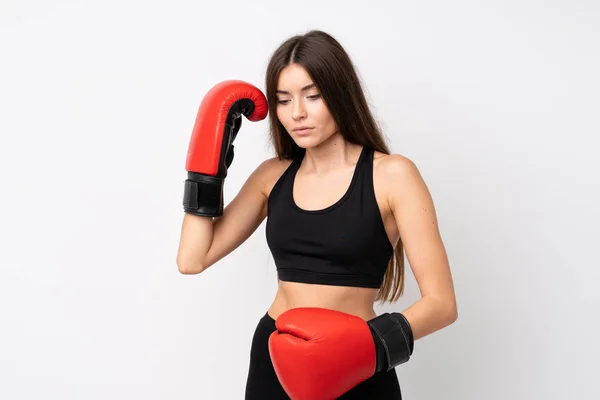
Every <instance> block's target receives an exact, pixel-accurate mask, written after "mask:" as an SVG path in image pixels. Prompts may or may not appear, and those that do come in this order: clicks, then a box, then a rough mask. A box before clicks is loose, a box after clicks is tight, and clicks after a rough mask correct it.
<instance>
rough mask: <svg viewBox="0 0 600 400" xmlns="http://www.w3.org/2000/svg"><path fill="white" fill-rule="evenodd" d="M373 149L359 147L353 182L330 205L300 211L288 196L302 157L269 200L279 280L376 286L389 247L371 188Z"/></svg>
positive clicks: (270, 232) (270, 233)
mask: <svg viewBox="0 0 600 400" xmlns="http://www.w3.org/2000/svg"><path fill="white" fill-rule="evenodd" d="M373 154H374V152H373V149H371V148H368V147H363V149H362V151H361V153H360V157H359V159H358V162H357V164H356V167H355V169H354V174H353V176H352V181H351V183H350V186H349V187H348V190H347V191H346V193H345V194H344V195H343V196H342V198H341V199H339V200H338V201H337V202H336V203H335V204H332V205H331V206H329V207H327V208H325V209H322V210H304V209H301V208H300V207H298V205H296V203H295V201H294V198H293V187H294V179H295V176H296V173H297V172H298V168H299V167H300V164H301V163H302V159H303V157H299V158H297V159H295V160H294V161H293V162H292V163H291V164H290V165H289V167H288V168H287V169H286V171H285V172H284V173H283V174H282V175H281V177H280V178H279V179H278V181H277V182H276V183H275V186H274V187H273V189H272V190H271V194H270V195H269V199H268V214H267V226H266V237H267V243H268V245H269V248H270V250H271V253H272V255H273V259H274V260H275V265H276V267H277V273H278V277H279V279H280V280H282V281H292V282H303V283H317V284H324V285H337V286H355V287H366V288H379V287H380V286H381V283H382V282H383V276H384V274H385V271H386V268H387V265H388V262H389V261H390V258H391V257H392V255H393V252H394V249H393V246H392V244H391V243H390V241H389V239H388V237H387V234H386V232H385V228H384V225H383V221H382V218H381V214H380V210H379V206H378V204H377V201H376V199H375V191H374V187H373Z"/></svg>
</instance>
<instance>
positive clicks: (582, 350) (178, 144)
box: [0, 0, 600, 400]
mask: <svg viewBox="0 0 600 400" xmlns="http://www.w3.org/2000/svg"><path fill="white" fill-rule="evenodd" d="M0 5H1V6H0V133H1V141H0V174H1V176H0V182H1V183H0V184H1V186H0V190H1V194H2V196H1V200H0V201H1V202H2V205H1V207H0V240H1V241H0V246H1V250H0V323H1V330H0V335H1V340H0V398H2V399H6V400H9V399H36V400H38V399H61V400H66V399H86V400H92V399H144V400H151V399H242V398H243V391H244V386H245V381H246V373H247V368H248V361H249V349H250V342H251V339H252V334H253V332H254V328H255V326H256V323H257V322H258V320H259V318H260V317H261V316H262V315H264V313H265V311H266V309H267V308H268V306H269V305H270V303H271V301H272V299H273V296H274V293H275V289H276V275H275V266H274V264H273V261H272V259H271V256H270V254H269V251H268V248H267V246H266V243H265V238H264V223H263V225H261V226H260V228H259V229H258V230H257V231H256V233H255V234H254V235H253V236H252V237H251V238H250V239H249V240H248V241H247V242H246V243H244V244H243V245H242V246H241V247H240V248H238V249H237V250H236V251H235V252H234V253H232V254H231V255H230V256H229V257H227V258H226V259H224V260H222V261H221V262H219V263H218V264H216V265H214V266H213V267H211V268H210V269H209V270H207V271H206V272H205V273H203V274H200V275H196V276H184V275H180V274H179V273H178V270H177V265H176V263H175V258H176V252H177V246H178V241H179V234H180V228H181V220H182V218H183V212H182V205H181V201H182V194H183V181H184V180H185V178H186V173H185V170H184V164H185V157H186V152H187V145H188V141H189V138H190V134H191V129H192V125H193V122H194V119H195V116H196V111H197V108H198V106H199V104H200V101H201V99H202V96H203V95H204V94H205V93H206V91H208V90H209V89H210V87H212V86H213V85H214V84H215V83H217V82H219V81H222V80H225V79H242V80H246V81H249V82H251V83H254V84H256V85H257V86H259V87H260V88H262V89H264V73H265V68H266V65H267V62H268V58H269V56H270V54H271V52H272V51H273V50H275V48H276V47H277V46H278V45H279V44H280V43H281V42H282V41H283V40H285V39H286V38H287V37H289V36H291V35H293V34H297V33H305V32H306V31H308V30H309V29H313V28H315V29H322V30H325V31H327V32H329V33H331V34H332V35H334V36H335V37H336V38H337V39H338V40H339V41H340V42H341V43H342V44H343V45H344V46H345V48H346V49H347V50H348V52H349V53H350V54H351V56H352V57H353V60H354V62H355V63H356V65H357V67H358V70H359V73H360V74H361V76H362V79H363V81H364V84H365V88H366V90H367V95H368V98H369V101H370V103H371V104H372V106H373V110H374V112H375V114H376V116H377V118H378V120H379V121H380V123H381V124H382V126H383V128H384V130H385V133H386V135H387V137H388V138H389V141H390V144H391V147H392V150H393V152H395V153H400V154H403V155H405V156H407V157H409V158H410V159H412V160H413V161H414V162H415V163H416V164H417V166H418V167H419V169H420V171H421V173H422V174H423V176H424V178H425V180H426V182H427V184H428V186H429V188H430V190H431V192H432V195H433V197H434V201H435V204H436V208H437V212H438V216H439V224H440V229H441V232H442V236H443V239H444V242H445V244H446V246H447V250H448V254H449V257H450V261H451V266H452V272H453V276H454V279H455V285H456V292H457V296H458V306H459V319H458V321H457V322H456V323H455V324H453V325H451V326H450V327H448V328H447V329H444V330H442V331H439V332H437V333H434V334H432V335H430V336H427V337H425V338H423V339H421V340H419V341H418V342H417V343H416V347H415V354H414V356H413V358H412V360H411V361H410V362H409V363H407V364H404V365H402V366H400V367H398V369H397V370H398V374H399V377H400V380H401V385H402V389H403V393H404V396H405V398H406V399H409V400H412V399H459V400H482V399H486V400H495V399H498V400H499V399H519V400H521V399H522V400H530V399H545V400H551V399H552V400H553V399H575V398H576V399H598V398H600V387H599V383H598V378H597V377H598V372H599V371H600V370H599V368H598V359H599V357H600V351H599V345H598V339H597V337H598V328H599V326H600V317H599V314H600V312H599V308H600V307H599V306H600V294H599V291H598V283H599V278H600V272H599V271H600V262H599V261H598V247H599V245H600V244H599V239H600V232H599V230H600V228H599V225H598V223H599V222H600V217H599V214H600V213H599V211H598V203H599V200H600V198H599V192H600V190H599V186H600V184H599V177H598V173H599V171H600V166H599V162H598V151H599V149H598V136H599V135H600V122H599V114H600V112H599V111H600V79H599V78H598V71H600V40H599V39H600V5H599V4H598V2H595V1H592V0H587V1H584V0H570V1H567V0H564V1H552V0H550V1H541V0H540V1H537V0H527V1H523V0H521V1H517V0H510V1H507V0H503V1H475V0H472V1H464V0H456V1H447V2H446V1H439V0H438V1H420V2H417V1H400V2H391V1H389V2H387V1H386V2H384V1H381V2H376V1H370V2H362V1H360V2H359V1H322V0H319V1H312V0H311V1H303V2H294V1H289V2H282V1H254V2H249V1H223V2H216V1H210V2H201V1H181V0H171V1H168V2H167V1H162V2H160V1H141V0H119V1H115V0H104V1H83V0H82V1H76V0H72V1H68V0H62V1H44V2H42V1H29V0H28V1H23V0H19V1H17V0H9V1H6V0H2V1H1V2H0ZM267 135H268V125H267V122H266V120H265V121H262V122H258V123H249V122H248V121H244V124H243V127H242V131H241V133H240V134H239V135H238V137H237V139H236V159H235V161H234V164H233V166H232V168H231V169H230V172H229V177H228V179H227V181H226V193H225V194H226V201H227V200H230V199H231V198H232V197H233V196H234V194H235V193H236V192H237V190H239V188H240V187H241V185H242V183H243V182H244V180H245V179H246V178H247V177H248V175H249V174H250V172H251V171H252V170H253V169H254V168H255V167H256V166H257V165H258V164H259V163H260V162H261V161H263V160H264V159H265V158H267V157H271V156H272V155H273V153H272V150H271V149H270V147H269V145H268V141H267ZM417 299H418V288H417V286H416V283H415V280H414V277H413V276H412V274H410V273H409V274H408V277H407V290H406V295H405V296H404V297H403V298H402V299H401V300H400V302H398V303H396V304H393V305H386V306H385V307H381V308H378V311H388V310H394V311H401V310H403V309H404V308H406V307H407V306H408V305H410V304H411V303H412V302H414V301H416V300H417Z"/></svg>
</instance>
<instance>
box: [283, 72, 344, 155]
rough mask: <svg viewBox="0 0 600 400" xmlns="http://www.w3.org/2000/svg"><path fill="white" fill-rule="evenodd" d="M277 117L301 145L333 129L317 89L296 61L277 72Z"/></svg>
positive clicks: (320, 138)
mask: <svg viewBox="0 0 600 400" xmlns="http://www.w3.org/2000/svg"><path fill="white" fill-rule="evenodd" d="M277 118H278V119H279V121H280V122H281V124H282V125H283V127H284V128H285V130H286V131H287V132H288V134H289V135H290V136H291V137H292V139H293V140H294V142H296V144H297V145H298V146H300V147H302V148H308V147H314V146H317V145H319V144H321V143H323V142H324V141H325V140H327V139H329V138H330V137H331V136H332V135H333V134H334V133H336V132H337V126H336V124H335V122H334V120H333V117H332V116H331V114H330V113H329V110H328V109H327V106H326V105H325V102H324V101H323V99H322V98H321V94H320V93H319V90H318V89H317V87H316V86H315V85H314V83H313V81H312V79H311V78H310V76H309V75H308V73H307V72H306V70H305V69H304V68H302V67H301V66H299V65H297V64H291V65H288V66H287V67H285V68H284V69H283V70H282V71H281V73H280V74H279V80H278V82H277ZM303 128H306V129H303Z"/></svg>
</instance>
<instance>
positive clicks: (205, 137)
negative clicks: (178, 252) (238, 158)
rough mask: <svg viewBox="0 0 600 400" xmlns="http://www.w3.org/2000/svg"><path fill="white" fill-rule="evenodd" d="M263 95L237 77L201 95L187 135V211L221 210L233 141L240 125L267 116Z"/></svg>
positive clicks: (205, 213)
mask: <svg viewBox="0 0 600 400" xmlns="http://www.w3.org/2000/svg"><path fill="white" fill-rule="evenodd" d="M267 112H268V105H267V99H266V97H265V95H264V94H263V93H262V92H261V91H260V90H259V89H258V88H256V87H255V86H253V85H251V84H249V83H246V82H243V81H237V80H231V81H224V82H221V83H219V84H217V85H215V86H214V87H213V88H212V89H210V91H209V92H208V93H207V94H206V95H205V96H204V98H203V99H202V103H201V104H200V108H199V109H198V113H197V116H196V122H195V124H194V129H193V131H192V137H191V139H190V143H189V148H188V153H187V160H186V165H185V167H186V170H187V171H188V179H187V180H186V181H185V189H184V198H183V207H184V211H185V212H187V213H191V214H195V215H201V216H209V217H218V216H220V215H222V214H223V182H224V179H225V177H226V176H227V168H229V166H230V165H231V163H232V161H233V155H234V153H233V141H234V140H235V137H236V135H237V133H238V131H239V130H240V127H241V125H242V114H243V115H244V116H245V117H246V118H248V120H250V121H260V120H262V119H264V118H265V117H266V116H267Z"/></svg>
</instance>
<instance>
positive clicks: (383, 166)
mask: <svg viewBox="0 0 600 400" xmlns="http://www.w3.org/2000/svg"><path fill="white" fill-rule="evenodd" d="M373 164H374V165H373V168H374V170H375V173H376V174H377V175H378V176H379V177H380V178H382V179H384V180H386V181H388V180H389V183H391V182H398V179H410V178H411V177H413V178H414V175H415V174H419V170H418V168H417V165H416V164H415V163H414V162H413V161H412V160H411V159H410V158H408V157H406V156H403V155H401V154H385V153H381V152H379V151H376V152H375V155H374V162H373Z"/></svg>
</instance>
